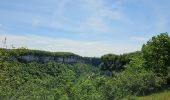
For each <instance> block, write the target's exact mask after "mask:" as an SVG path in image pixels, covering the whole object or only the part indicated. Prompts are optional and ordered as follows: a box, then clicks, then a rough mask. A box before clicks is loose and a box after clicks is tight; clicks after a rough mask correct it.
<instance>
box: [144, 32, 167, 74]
mask: <svg viewBox="0 0 170 100" xmlns="http://www.w3.org/2000/svg"><path fill="white" fill-rule="evenodd" d="M142 52H143V58H144V66H145V68H146V69H149V70H152V71H154V72H155V73H157V74H158V75H164V76H166V75H167V68H168V67H170V37H169V35H168V33H161V34H160V35H157V36H154V37H152V39H151V40H149V41H148V42H147V43H146V44H144V45H143V47H142Z"/></svg>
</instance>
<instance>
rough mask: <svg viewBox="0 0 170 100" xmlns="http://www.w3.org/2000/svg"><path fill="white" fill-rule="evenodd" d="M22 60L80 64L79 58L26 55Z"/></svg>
mask: <svg viewBox="0 0 170 100" xmlns="http://www.w3.org/2000/svg"><path fill="white" fill-rule="evenodd" d="M20 59H22V60H24V61H28V62H29V61H43V62H64V63H75V62H78V60H79V58H77V57H73V56H72V57H57V58H54V57H53V56H40V57H39V56H33V55H24V56H21V57H20Z"/></svg>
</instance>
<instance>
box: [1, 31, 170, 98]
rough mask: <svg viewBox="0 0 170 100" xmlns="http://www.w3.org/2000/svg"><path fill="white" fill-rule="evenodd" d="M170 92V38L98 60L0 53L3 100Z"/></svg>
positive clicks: (26, 51)
mask: <svg viewBox="0 0 170 100" xmlns="http://www.w3.org/2000/svg"><path fill="white" fill-rule="evenodd" d="M115 48H116V47H115ZM30 56H31V57H30ZM169 87H170V36H169V35H168V33H161V34H159V35H157V36H153V37H152V38H151V39H150V40H148V42H147V43H145V44H143V46H142V49H141V50H140V51H136V52H132V53H126V54H121V55H116V54H106V55H103V56H102V57H101V58H90V57H81V56H79V55H76V54H73V53H69V52H47V51H39V50H29V49H25V48H18V49H4V48H1V49H0V99H1V100H120V99H129V100H134V99H135V98H136V97H138V96H145V95H148V94H151V93H155V92H158V91H162V90H164V89H167V88H169Z"/></svg>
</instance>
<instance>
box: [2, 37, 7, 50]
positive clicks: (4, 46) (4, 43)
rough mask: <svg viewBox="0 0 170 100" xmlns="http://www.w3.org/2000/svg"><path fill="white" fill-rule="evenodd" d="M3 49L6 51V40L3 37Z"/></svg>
mask: <svg viewBox="0 0 170 100" xmlns="http://www.w3.org/2000/svg"><path fill="white" fill-rule="evenodd" d="M3 48H5V49H7V38H6V37H5V40H4V41H3Z"/></svg>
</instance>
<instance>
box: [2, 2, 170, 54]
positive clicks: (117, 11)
mask: <svg viewBox="0 0 170 100" xmlns="http://www.w3.org/2000/svg"><path fill="white" fill-rule="evenodd" d="M169 5H170V1H169V0H1V3H0V40H1V41H2V40H3V39H4V37H7V45H8V47H9V48H10V45H11V44H13V45H14V46H15V47H21V46H23V47H27V48H30V49H41V50H49V51H67V52H68V51H69V52H73V53H77V54H79V55H82V56H101V55H103V54H107V53H116V54H122V53H127V52H132V51H136V50H140V49H141V46H142V44H143V43H145V42H146V41H147V40H148V39H149V38H151V37H152V36H153V35H156V34H159V33H162V32H170V28H169V27H170V20H169V19H170V13H169V9H170V6H169ZM0 46H1V47H2V42H1V43H0Z"/></svg>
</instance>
